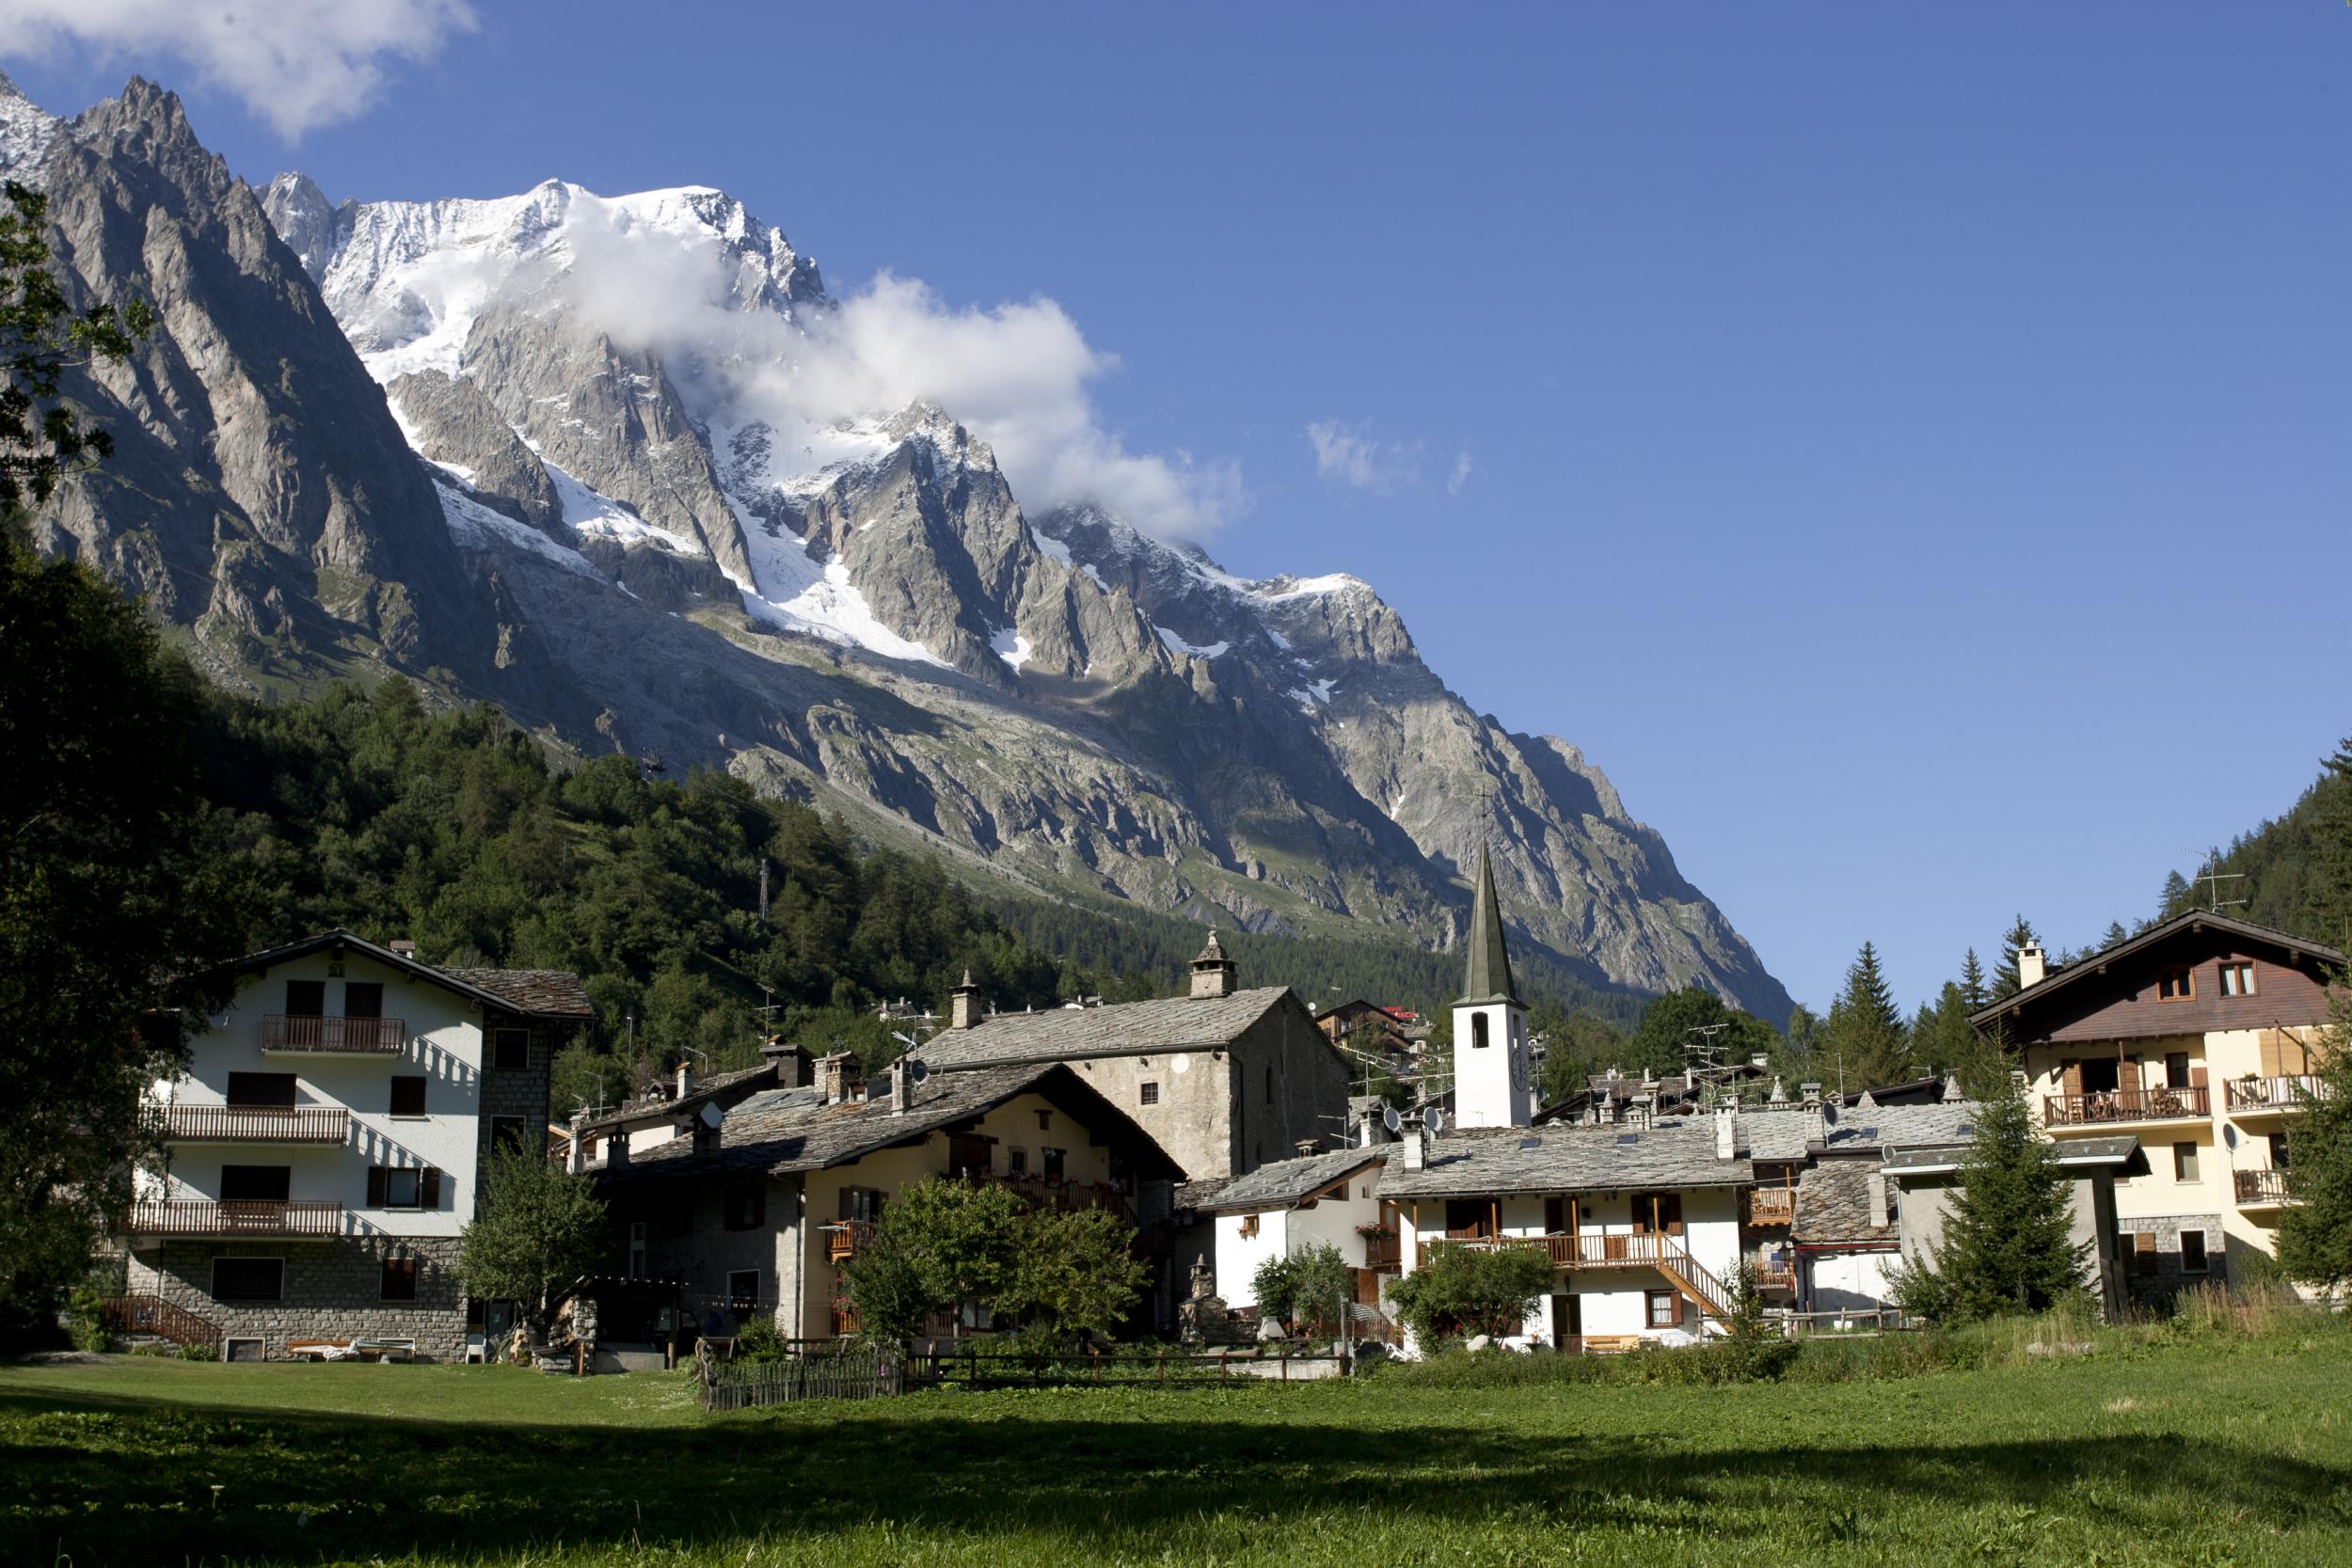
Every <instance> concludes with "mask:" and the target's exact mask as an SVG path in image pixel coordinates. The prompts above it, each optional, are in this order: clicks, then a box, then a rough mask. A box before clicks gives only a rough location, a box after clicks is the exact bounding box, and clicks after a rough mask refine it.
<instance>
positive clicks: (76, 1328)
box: [66, 1285, 106, 1351]
mask: <svg viewBox="0 0 2352 1568" xmlns="http://www.w3.org/2000/svg"><path fill="white" fill-rule="evenodd" d="M99 1313H100V1306H99V1294H98V1288H97V1287H96V1286H94V1285H77V1286H75V1287H74V1288H73V1293H72V1295H70V1296H68V1297H67V1298H66V1337H67V1338H70V1339H72V1341H73V1348H74V1349H75V1350H86V1351H103V1350H104V1349H105V1348H106V1325H105V1323H103V1322H102V1321H101V1320H100V1316H99Z"/></svg>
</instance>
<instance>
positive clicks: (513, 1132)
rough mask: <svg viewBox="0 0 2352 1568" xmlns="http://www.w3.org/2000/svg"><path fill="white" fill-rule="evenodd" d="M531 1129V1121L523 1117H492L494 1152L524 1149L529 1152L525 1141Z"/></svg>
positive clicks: (491, 1133) (491, 1145)
mask: <svg viewBox="0 0 2352 1568" xmlns="http://www.w3.org/2000/svg"><path fill="white" fill-rule="evenodd" d="M529 1127H530V1123H529V1121H527V1120H526V1119H525V1118H524V1117H491V1118H490V1148H491V1149H492V1150H493V1151H494V1152H496V1151H503V1150H506V1149H523V1150H524V1151H525V1152H528V1148H527V1146H526V1145H525V1143H524V1141H523V1140H524V1139H525V1137H526V1136H527V1135H528V1132H527V1130H528V1128H529Z"/></svg>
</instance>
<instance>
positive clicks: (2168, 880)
mask: <svg viewBox="0 0 2352 1568" xmlns="http://www.w3.org/2000/svg"><path fill="white" fill-rule="evenodd" d="M2189 898H2190V892H2189V885H2188V879H2187V878H2186V877H2184V876H2182V875H2181V874H2180V873H2179V872H2178V871H2168V872H2166V873H2165V874H2164V890H2163V891H2162V892H2161V893H2159V894H2157V895H2156V918H2157V919H2158V920H2169V919H2171V918H2172V917H2173V916H2174V915H2176V914H2183V913H2185V912H2186V911H2187V910H2188V905H2189Z"/></svg>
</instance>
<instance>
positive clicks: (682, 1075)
mask: <svg viewBox="0 0 2352 1568" xmlns="http://www.w3.org/2000/svg"><path fill="white" fill-rule="evenodd" d="M693 1092H694V1067H693V1063H692V1062H691V1061H684V1062H680V1063H678V1065H677V1093H676V1094H675V1095H673V1096H672V1097H671V1099H672V1100H673V1101H679V1100H684V1099H685V1098H686V1097H687V1096H688V1095H690V1094H692V1093H693Z"/></svg>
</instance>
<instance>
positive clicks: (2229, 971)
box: [2221, 960, 2254, 996]
mask: <svg viewBox="0 0 2352 1568" xmlns="http://www.w3.org/2000/svg"><path fill="white" fill-rule="evenodd" d="M2221 994H2222V995H2224V996H2251V995H2253V994H2254V966H2253V965H2252V964H2251V963H2248V962H2245V961H2243V960H2240V961H2237V962H2234V963H2225V964H2223V965H2222V966H2221Z"/></svg>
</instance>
